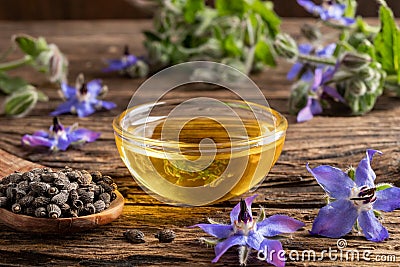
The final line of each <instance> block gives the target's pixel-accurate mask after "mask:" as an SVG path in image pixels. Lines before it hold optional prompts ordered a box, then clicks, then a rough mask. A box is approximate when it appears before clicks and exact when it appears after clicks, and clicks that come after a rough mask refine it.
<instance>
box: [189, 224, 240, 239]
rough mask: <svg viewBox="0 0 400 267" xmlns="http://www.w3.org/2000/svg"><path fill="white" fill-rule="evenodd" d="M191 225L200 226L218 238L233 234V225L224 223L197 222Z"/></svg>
mask: <svg viewBox="0 0 400 267" xmlns="http://www.w3.org/2000/svg"><path fill="white" fill-rule="evenodd" d="M191 227H200V228H201V229H203V231H204V232H206V233H207V234H210V235H212V236H215V237H216V238H227V237H229V236H230V235H232V234H233V227H232V225H224V224H205V223H201V224H196V225H193V226H191Z"/></svg>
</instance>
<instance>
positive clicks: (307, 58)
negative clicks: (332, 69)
mask: <svg viewBox="0 0 400 267" xmlns="http://www.w3.org/2000/svg"><path fill="white" fill-rule="evenodd" d="M297 59H298V60H299V61H301V62H303V63H315V64H325V65H331V66H335V65H336V59H335V58H333V57H330V58H323V57H317V56H312V55H304V54H299V55H298V57H297Z"/></svg>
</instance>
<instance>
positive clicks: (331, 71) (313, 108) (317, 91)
mask: <svg viewBox="0 0 400 267" xmlns="http://www.w3.org/2000/svg"><path fill="white" fill-rule="evenodd" d="M336 70H337V67H334V68H332V67H329V68H326V69H323V68H318V67H317V68H316V69H315V71H314V80H313V83H312V85H311V89H310V92H309V95H308V98H307V104H306V106H305V107H304V108H302V109H301V110H300V111H299V113H298V114H297V122H304V121H308V120H311V119H312V118H313V117H314V115H318V114H321V113H322V106H321V104H320V100H321V99H323V98H324V97H327V96H329V97H331V98H332V99H334V100H336V101H340V102H342V103H346V100H345V99H344V98H343V97H342V96H341V95H340V94H339V92H338V91H337V90H336V88H335V87H332V86H330V85H329V84H328V83H329V81H330V80H332V78H333V76H334V75H335V72H336Z"/></svg>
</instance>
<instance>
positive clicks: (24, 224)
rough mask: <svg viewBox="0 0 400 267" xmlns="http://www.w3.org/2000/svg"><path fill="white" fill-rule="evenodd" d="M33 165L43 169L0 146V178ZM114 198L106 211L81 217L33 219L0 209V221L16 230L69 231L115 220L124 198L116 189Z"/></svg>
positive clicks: (86, 228) (82, 229) (45, 232)
mask: <svg viewBox="0 0 400 267" xmlns="http://www.w3.org/2000/svg"><path fill="white" fill-rule="evenodd" d="M33 168H43V166H42V165H39V164H36V163H33V162H29V161H26V160H24V159H21V158H18V157H16V156H14V155H11V154H9V153H7V152H5V151H4V150H2V149H0V179H2V178H3V177H4V176H6V175H9V174H11V173H13V172H14V171H21V172H25V171H29V170H31V169H33ZM115 194H116V195H117V198H116V199H115V200H114V201H113V202H111V204H110V207H108V208H107V209H106V210H104V211H102V212H100V213H96V214H92V215H88V216H81V217H71V218H59V219H50V218H36V217H32V216H27V215H19V214H15V213H13V212H11V211H9V210H6V209H3V208H0V222H2V223H4V224H5V225H7V226H9V227H10V228H13V229H15V230H18V231H24V232H30V233H42V234H56V233H72V232H80V231H85V230H89V229H92V228H95V227H97V226H100V225H104V224H108V223H110V222H112V221H114V220H115V219H117V218H118V217H119V216H120V215H121V213H122V208H123V206H124V197H123V196H122V195H121V193H119V192H118V191H115Z"/></svg>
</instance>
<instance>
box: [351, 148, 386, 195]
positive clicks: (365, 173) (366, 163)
mask: <svg viewBox="0 0 400 267" xmlns="http://www.w3.org/2000/svg"><path fill="white" fill-rule="evenodd" d="M375 153H378V154H380V155H381V154H382V152H380V151H378V150H373V149H368V150H367V152H366V154H367V156H366V157H365V158H363V159H362V160H361V161H360V163H359V164H358V166H357V169H356V174H355V176H356V179H355V182H356V184H357V186H358V187H360V186H364V185H366V186H368V187H369V188H373V187H375V178H376V174H375V172H374V170H373V169H372V168H371V161H372V158H373V157H374V155H375Z"/></svg>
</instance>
